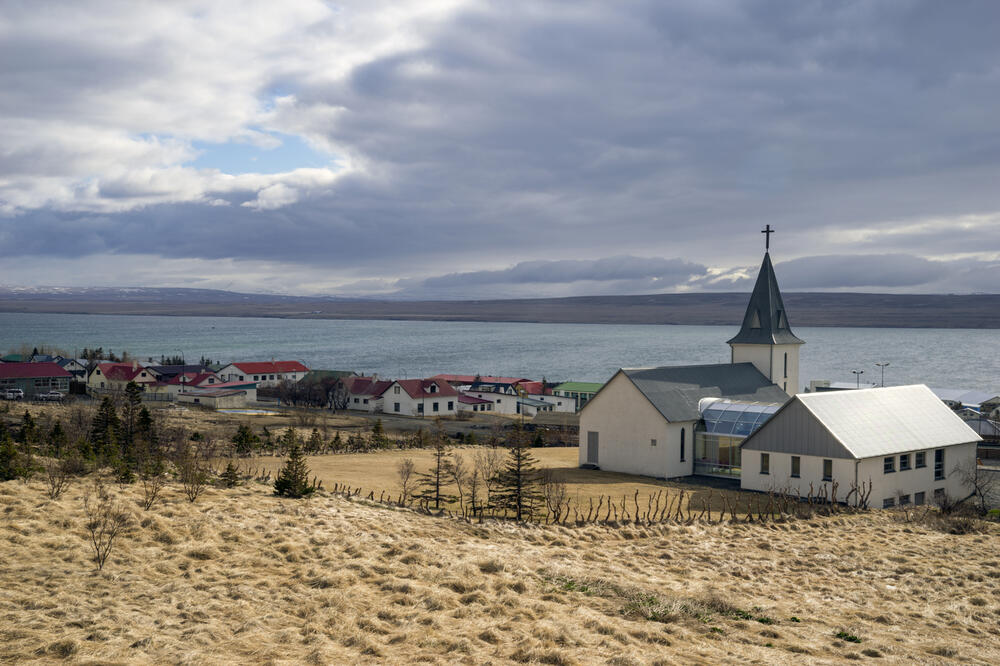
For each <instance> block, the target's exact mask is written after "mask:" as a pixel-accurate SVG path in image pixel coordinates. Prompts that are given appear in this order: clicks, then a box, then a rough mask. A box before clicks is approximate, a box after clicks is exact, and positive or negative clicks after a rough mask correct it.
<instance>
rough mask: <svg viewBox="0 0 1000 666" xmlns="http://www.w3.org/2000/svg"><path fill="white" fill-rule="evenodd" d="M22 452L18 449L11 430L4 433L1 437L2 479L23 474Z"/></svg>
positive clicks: (0, 465) (0, 471)
mask: <svg viewBox="0 0 1000 666" xmlns="http://www.w3.org/2000/svg"><path fill="white" fill-rule="evenodd" d="M22 464H23V461H22V459H21V452H20V451H18V450H17V446H16V445H15V444H14V439H13V438H12V437H11V436H10V433H9V432H5V433H3V438H2V439H0V481H10V480H12V479H16V478H18V477H20V476H21V474H22V472H23V468H22Z"/></svg>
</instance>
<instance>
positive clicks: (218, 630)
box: [0, 482, 1000, 664]
mask: <svg viewBox="0 0 1000 666" xmlns="http://www.w3.org/2000/svg"><path fill="white" fill-rule="evenodd" d="M85 487H86V484H85V482H78V483H77V484H76V485H74V486H73V487H72V488H71V489H70V490H69V491H68V492H67V493H66V494H64V495H63V496H62V497H61V498H60V499H59V500H56V501H52V500H49V499H48V498H47V497H46V495H45V493H44V492H43V487H42V484H41V483H40V482H32V483H29V484H23V483H20V482H7V483H4V484H0V562H2V563H3V566H2V568H0V577H2V580H0V618H2V622H0V636H2V639H0V659H2V660H4V661H9V662H19V663H20V662H29V661H32V660H38V661H46V662H49V661H53V660H59V659H67V660H70V661H75V662H91V661H101V662H183V663H301V662H308V663H468V664H481V663H507V662H510V661H519V662H535V663H547V664H571V663H582V664H589V663H599V664H605V663H611V664H654V663H664V664H666V663H686V664H690V663H705V664H708V663H712V664H717V663H747V662H757V663H768V664H772V663H802V662H803V661H804V660H808V661H810V662H812V663H835V662H842V661H848V660H857V659H860V660H869V659H872V660H876V663H914V662H917V663H960V662H961V663H983V664H987V663H1000V631H998V629H997V627H998V620H1000V555H998V554H997V551H996V544H997V543H998V541H997V538H998V531H997V528H996V526H995V525H984V527H983V529H985V530H987V532H986V533H982V534H967V535H951V534H946V533H944V532H942V531H939V530H937V529H934V528H932V527H931V526H928V525H925V524H923V523H915V522H907V521H906V520H905V518H904V515H903V514H897V513H887V512H881V511H877V512H871V513H869V514H856V515H841V516H834V517H827V518H822V517H820V518H814V519H811V520H809V521H793V522H786V523H778V524H768V525H759V524H749V525H747V524H725V523H724V524H720V525H704V524H692V525H662V526H654V527H644V526H631V525H630V526H624V527H607V526H596V525H591V526H587V527H580V528H577V527H539V526H532V527H519V526H516V525H513V524H509V523H493V524H484V525H473V524H467V523H463V522H458V521H452V520H448V519H443V518H434V517H431V516H425V515H420V514H416V513H412V512H410V511H403V510H393V509H388V508H384V507H379V506H370V505H367V504H366V503H364V502H358V501H348V500H344V499H342V498H339V497H333V496H330V495H327V494H325V493H321V494H320V495H319V496H315V497H313V498H311V499H309V500H305V501H293V500H280V499H277V498H275V497H273V496H271V494H270V492H269V488H267V487H265V486H260V485H257V486H250V487H241V488H236V489H233V490H215V489H213V490H209V491H208V492H207V493H206V494H205V495H203V496H202V497H201V498H200V499H199V500H198V501H197V502H196V503H194V504H191V503H189V502H187V500H186V499H185V498H184V496H183V495H182V494H181V492H180V490H179V489H178V488H173V487H171V488H170V489H169V491H168V493H167V496H166V498H165V501H164V503H162V504H160V505H157V506H154V507H153V508H152V509H151V510H149V511H142V510H141V508H140V507H139V506H138V505H137V503H136V499H137V498H138V494H139V492H138V489H137V488H135V487H132V488H127V489H125V490H124V491H120V492H121V496H120V497H119V500H118V501H120V502H121V503H123V505H124V506H127V507H128V508H127V511H128V513H129V514H130V515H131V524H130V527H129V530H128V532H127V534H125V535H124V536H123V537H122V538H121V540H120V542H119V544H118V545H117V547H116V548H115V549H114V550H113V552H112V554H111V557H110V559H109V561H108V562H107V564H106V566H105V567H104V569H103V571H100V572H98V571H96V568H95V566H94V564H93V562H92V561H91V559H90V551H89V546H88V543H87V541H86V539H85V536H86V530H85V525H84V523H85V519H84V512H83V501H82V495H83V492H84V490H85ZM115 492H119V491H118V489H117V488H116V489H115ZM838 634H839V637H838ZM854 638H857V639H859V640H860V642H853V639H854Z"/></svg>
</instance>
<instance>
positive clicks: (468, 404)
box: [458, 393, 493, 413]
mask: <svg viewBox="0 0 1000 666" xmlns="http://www.w3.org/2000/svg"><path fill="white" fill-rule="evenodd" d="M458 411H460V412H476V413H479V412H492V411H493V401H492V400H484V399H482V398H476V397H474V396H471V395H465V394H464V393H463V394H460V395H459V396H458Z"/></svg>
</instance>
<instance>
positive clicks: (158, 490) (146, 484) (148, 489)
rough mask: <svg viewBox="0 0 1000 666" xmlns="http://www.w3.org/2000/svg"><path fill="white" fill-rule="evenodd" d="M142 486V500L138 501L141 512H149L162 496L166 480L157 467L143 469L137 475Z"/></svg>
mask: <svg viewBox="0 0 1000 666" xmlns="http://www.w3.org/2000/svg"><path fill="white" fill-rule="evenodd" d="M139 479H140V481H141V484H142V499H141V500H140V501H139V504H140V506H142V508H143V510H145V511H149V510H150V509H151V508H153V505H154V504H156V502H157V501H158V500H159V499H160V497H161V495H162V494H163V488H164V487H165V486H166V484H167V478H166V476H165V475H164V474H163V470H162V469H160V468H158V467H145V468H143V470H142V473H141V474H140V475H139Z"/></svg>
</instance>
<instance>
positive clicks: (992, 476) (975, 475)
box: [952, 460, 1000, 515]
mask: <svg viewBox="0 0 1000 666" xmlns="http://www.w3.org/2000/svg"><path fill="white" fill-rule="evenodd" d="M952 474H958V478H959V479H961V481H962V485H964V486H965V487H967V488H971V489H972V494H973V497H975V502H976V510H977V511H978V512H979V513H980V515H984V514H986V512H987V511H989V510H990V507H991V505H992V504H993V503H995V502H997V501H1000V472H996V471H993V470H986V469H980V467H979V465H978V464H976V461H975V460H971V461H968V462H965V463H960V464H958V465H956V466H955V469H954V470H953V471H952Z"/></svg>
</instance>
